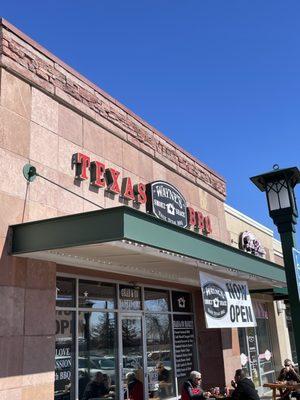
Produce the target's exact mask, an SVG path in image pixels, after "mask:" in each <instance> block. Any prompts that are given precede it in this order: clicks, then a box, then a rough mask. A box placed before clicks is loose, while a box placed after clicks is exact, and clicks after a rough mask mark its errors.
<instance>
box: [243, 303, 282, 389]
mask: <svg viewBox="0 0 300 400" xmlns="http://www.w3.org/2000/svg"><path fill="white" fill-rule="evenodd" d="M253 308H254V312H255V317H256V322H257V326H256V327H251V328H247V329H239V341H240V350H241V365H242V367H243V368H245V369H246V370H247V371H248V373H249V376H250V377H251V379H252V380H253V382H254V384H255V386H257V387H262V386H263V384H264V383H268V382H273V381H274V380H275V370H274V362H273V351H272V343H271V339H270V327H269V315H268V308H267V303H263V302H258V301H253Z"/></svg>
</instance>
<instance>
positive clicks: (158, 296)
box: [145, 289, 170, 311]
mask: <svg viewBox="0 0 300 400" xmlns="http://www.w3.org/2000/svg"><path fill="white" fill-rule="evenodd" d="M169 309H170V306H169V293H168V292H167V291H165V290H164V291H163V290H154V289H145V310H146V311H169Z"/></svg>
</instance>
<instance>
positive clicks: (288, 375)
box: [278, 358, 300, 383]
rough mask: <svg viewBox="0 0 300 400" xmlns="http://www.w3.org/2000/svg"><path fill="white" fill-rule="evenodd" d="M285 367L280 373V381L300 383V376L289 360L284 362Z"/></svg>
mask: <svg viewBox="0 0 300 400" xmlns="http://www.w3.org/2000/svg"><path fill="white" fill-rule="evenodd" d="M283 365H284V367H283V368H282V370H281V371H280V374H279V376H278V381H294V382H298V383H300V375H299V373H298V371H297V370H296V369H295V367H294V363H293V361H292V360H290V359H289V358H287V359H285V360H284V363H283Z"/></svg>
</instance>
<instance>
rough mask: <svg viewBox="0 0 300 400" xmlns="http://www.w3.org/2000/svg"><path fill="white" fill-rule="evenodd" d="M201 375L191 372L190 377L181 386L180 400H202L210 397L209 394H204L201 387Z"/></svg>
mask: <svg viewBox="0 0 300 400" xmlns="http://www.w3.org/2000/svg"><path fill="white" fill-rule="evenodd" d="M201 381H202V377H201V373H200V372H198V371H192V372H191V373H190V377H189V379H188V380H187V381H185V382H184V383H183V385H182V389H181V400H203V399H205V398H208V397H210V396H211V393H210V392H204V390H203V389H202V387H201Z"/></svg>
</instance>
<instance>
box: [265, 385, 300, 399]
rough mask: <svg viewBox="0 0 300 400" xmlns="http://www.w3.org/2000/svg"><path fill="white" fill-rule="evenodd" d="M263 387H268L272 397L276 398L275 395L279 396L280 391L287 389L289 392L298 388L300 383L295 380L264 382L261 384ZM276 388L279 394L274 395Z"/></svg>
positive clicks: (299, 388)
mask: <svg viewBox="0 0 300 400" xmlns="http://www.w3.org/2000/svg"><path fill="white" fill-rule="evenodd" d="M263 386H264V387H267V388H270V389H272V391H273V394H272V399H273V400H276V397H281V396H282V393H283V392H284V391H285V390H289V391H290V392H293V391H295V390H300V383H297V382H285V381H283V382H274V383H265V384H264V385H263ZM276 390H278V391H279V393H280V394H279V395H276Z"/></svg>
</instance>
